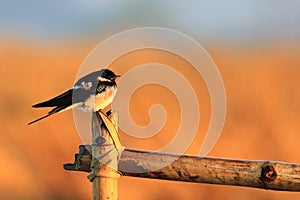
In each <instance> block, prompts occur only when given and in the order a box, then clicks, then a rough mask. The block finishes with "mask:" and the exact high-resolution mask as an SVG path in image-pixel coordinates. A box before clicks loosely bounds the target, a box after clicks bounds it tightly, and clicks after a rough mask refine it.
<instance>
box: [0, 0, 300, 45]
mask: <svg viewBox="0 0 300 200" xmlns="http://www.w3.org/2000/svg"><path fill="white" fill-rule="evenodd" d="M143 26H159V27H167V28H172V29H175V30H178V31H181V32H184V33H187V34H189V35H191V36H193V37H196V38H201V39H202V40H214V41H220V40H223V41H233V42H240V41H250V42H252V41H253V40H255V41H262V40H279V39H280V40H285V39H286V40H289V41H291V40H292V41H294V40H295V41H299V39H300V1H299V0H285V1H282V0H261V1H258V0H239V1H237V0H227V1H221V0H210V1H202V0H201V1H196V0H194V1H180V0H163V1H161V0H151V1H141V0H131V1H129V0H122V1H121V0H118V1H116V0H115V1H99V0H62V1H59V0H52V1H36V0H27V1H20V0H19V1H17V0H4V1H0V28H1V33H0V37H1V38H2V39H3V38H6V37H12V36H15V37H25V38H37V37H38V38H42V39H45V40H53V39H54V40H55V39H62V40H64V39H70V38H72V39H76V38H80V39H85V38H89V37H99V36H102V37H103V36H104V37H108V36H110V35H111V34H113V33H116V32H119V31H122V30H126V29H129V28H134V27H143Z"/></svg>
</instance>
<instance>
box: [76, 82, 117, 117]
mask: <svg viewBox="0 0 300 200" xmlns="http://www.w3.org/2000/svg"><path fill="white" fill-rule="evenodd" d="M116 92H117V88H116V87H114V86H112V87H107V88H106V89H105V91H104V92H101V93H98V94H96V95H91V96H90V97H89V98H88V99H87V100H86V101H85V102H83V103H80V105H78V106H77V108H78V109H80V110H83V111H85V112H92V111H98V110H102V109H104V108H106V107H107V106H108V105H109V104H110V103H111V102H112V101H113V99H114V97H115V95H116Z"/></svg>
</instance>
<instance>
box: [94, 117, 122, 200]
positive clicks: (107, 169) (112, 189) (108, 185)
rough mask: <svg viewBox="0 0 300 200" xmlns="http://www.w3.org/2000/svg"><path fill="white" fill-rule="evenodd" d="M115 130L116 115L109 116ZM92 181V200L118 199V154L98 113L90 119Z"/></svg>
mask: <svg viewBox="0 0 300 200" xmlns="http://www.w3.org/2000/svg"><path fill="white" fill-rule="evenodd" d="M109 118H110V120H111V121H112V122H113V125H114V126H115V128H116V129H117V114H116V113H113V114H111V115H110V116H109ZM92 144H93V145H92V156H93V161H92V166H91V170H92V171H91V173H90V175H89V176H88V178H89V179H90V180H91V181H92V199H93V200H117V199H118V179H119V177H120V174H119V173H118V171H117V169H118V154H117V150H116V147H115V145H114V142H113V140H112V138H111V136H110V134H109V132H108V130H107V128H106V126H105V125H104V123H103V121H102V119H101V117H100V115H99V114H98V113H94V114H93V118H92Z"/></svg>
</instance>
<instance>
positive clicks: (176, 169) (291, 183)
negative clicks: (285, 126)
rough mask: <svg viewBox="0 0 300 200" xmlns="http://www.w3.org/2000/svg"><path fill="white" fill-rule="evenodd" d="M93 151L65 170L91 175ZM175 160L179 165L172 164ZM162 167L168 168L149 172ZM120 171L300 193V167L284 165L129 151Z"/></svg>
mask: <svg viewBox="0 0 300 200" xmlns="http://www.w3.org/2000/svg"><path fill="white" fill-rule="evenodd" d="M90 150H91V146H89V145H86V146H80V148H79V154H77V155H76V158H75V163H74V164H66V165H64V167H65V169H67V170H75V171H83V172H89V171H90V170H89V165H90V164H91V155H90V153H89V152H91V151H90ZM174 159H176V161H175V162H173V163H170V161H173V160H174ZM162 163H165V164H166V167H163V168H161V169H157V170H154V171H151V172H150V171H149V170H150V169H153V168H155V167H156V166H161V165H162ZM118 169H119V171H120V172H121V173H122V174H123V175H124V176H133V177H144V178H155V179H163V180H175V181H185V182H196V183H209V184H221V185H233V186H245V187H254V188H263V189H270V190H283V191H298V192H299V191H300V165H298V164H291V163H283V162H273V161H249V160H231V159H220V158H211V157H197V156H190V155H176V154H166V153H157V152H148V151H140V150H133V149H125V150H124V151H123V153H122V155H121V158H120V161H119V165H118ZM132 171H134V173H133V172H132ZM139 172H140V173H139Z"/></svg>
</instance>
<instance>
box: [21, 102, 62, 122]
mask: <svg viewBox="0 0 300 200" xmlns="http://www.w3.org/2000/svg"><path fill="white" fill-rule="evenodd" d="M67 107H68V106H60V107H55V108H53V109H52V110H51V111H50V112H48V114H47V115H45V116H43V117H41V118H38V119H36V120H34V121H32V122H29V123H28V124H27V125H30V124H33V123H35V122H38V121H40V120H42V119H45V118H47V117H49V116H51V115H53V114H55V113H58V112H60V111H62V110H64V109H65V108H67Z"/></svg>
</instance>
